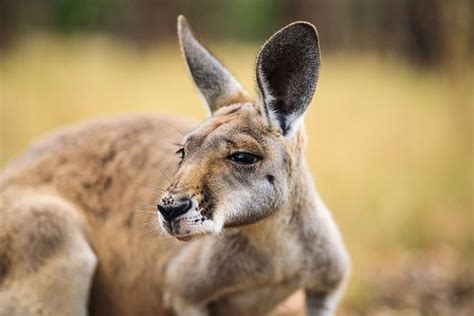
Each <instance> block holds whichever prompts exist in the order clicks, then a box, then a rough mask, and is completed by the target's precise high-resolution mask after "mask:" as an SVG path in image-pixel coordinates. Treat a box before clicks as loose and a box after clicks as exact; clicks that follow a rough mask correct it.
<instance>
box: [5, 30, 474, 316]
mask: <svg viewBox="0 0 474 316" xmlns="http://www.w3.org/2000/svg"><path fill="white" fill-rule="evenodd" d="M322 49H323V53H324V46H323V47H322ZM211 50H212V51H213V52H214V53H216V54H217V55H218V56H219V57H220V59H221V60H223V61H224V63H225V64H226V65H227V66H228V67H229V68H230V69H231V70H232V71H233V72H234V73H235V74H236V76H237V77H238V78H239V79H241V81H242V82H243V84H244V86H246V87H247V88H248V89H249V90H250V91H252V92H253V91H254V84H253V80H254V72H253V70H254V68H253V67H254V59H255V55H256V53H257V52H258V47H256V46H255V47H254V46H237V45H235V44H234V45H233V44H231V43H223V44H221V45H214V46H213V45H211ZM0 67H1V68H0V94H1V99H0V102H1V103H0V166H4V165H5V164H6V163H7V161H8V160H9V159H11V158H13V157H14V156H15V155H16V154H18V153H20V152H21V151H22V150H24V149H25V148H26V147H27V146H28V144H29V143H30V142H32V141H33V140H34V139H36V138H37V137H39V136H41V135H42V134H43V133H46V132H48V131H50V130H52V129H54V128H60V127H62V126H65V125H68V124H72V123H75V122H78V121H80V120H84V119H87V118H91V117H99V116H109V115H116V114H117V113H123V112H160V113H166V114H173V115H178V116H184V117H188V118H191V119H196V120H203V119H205V117H206V115H207V112H206V110H205V108H204V106H203V105H202V103H201V100H200V98H199V96H198V93H197V91H196V90H195V88H194V87H193V85H192V81H191V79H190V78H189V77H188V74H187V70H186V68H185V66H184V64H183V61H182V58H181V55H180V53H179V50H178V48H177V43H169V44H167V45H162V46H160V47H159V48H156V49H147V50H145V51H144V50H135V49H132V48H130V46H127V45H125V44H123V43H122V44H120V43H118V42H114V41H111V40H108V39H104V38H100V37H88V38H73V39H58V38H52V37H45V36H36V37H32V38H29V39H25V40H23V41H20V42H19V43H18V44H17V45H16V46H14V47H13V48H11V49H10V50H8V51H4V52H2V55H1V57H0ZM473 74H474V71H473V69H472V68H469V67H466V68H465V69H463V71H462V72H459V71H450V70H448V69H446V70H443V71H441V70H440V71H438V72H433V71H431V72H430V71H426V70H421V69H416V68H415V67H413V66H410V65H408V64H405V63H402V62H398V61H397V60H396V59H395V58H391V57H387V56H386V57H383V58H382V57H380V56H372V55H370V54H364V55H360V54H359V55H323V60H322V68H321V75H320V81H319V85H318V88H317V91H316V95H315V98H314V99H313V102H312V104H311V105H310V108H309V112H308V114H307V115H306V128H307V132H308V135H309V146H308V149H307V158H308V160H309V163H310V166H311V169H312V172H313V175H314V179H315V181H316V184H317V186H318V188H319V191H320V193H321V195H322V196H323V198H324V199H325V201H326V204H327V205H328V206H329V207H330V209H331V210H332V212H333V215H334V217H335V219H336V221H337V223H338V224H339V226H340V228H341V230H342V233H343V235H344V238H345V241H346V244H347V246H348V248H349V251H350V253H351V256H352V261H353V262H352V264H353V268H352V277H351V281H350V284H349V288H348V293H347V295H346V297H345V300H344V303H343V305H342V308H341V311H340V314H341V315H363V314H373V315H469V314H470V315H473V314H474V271H473V270H474V268H473V265H472V263H473V260H474V255H473V247H474V237H473V231H474V227H473V223H474V219H473V200H472V193H473V190H472V179H473V172H472V171H473V169H472V144H473V143H472V103H473V95H472V89H473V82H472V78H473V77H472V76H473ZM283 311H284V309H283ZM290 311H291V308H290V307H288V313H290ZM283 313H284V312H283Z"/></svg>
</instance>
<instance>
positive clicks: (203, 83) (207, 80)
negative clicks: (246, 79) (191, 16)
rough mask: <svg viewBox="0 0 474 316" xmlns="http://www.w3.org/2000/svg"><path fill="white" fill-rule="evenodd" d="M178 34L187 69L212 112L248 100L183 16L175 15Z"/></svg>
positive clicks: (239, 86)
mask: <svg viewBox="0 0 474 316" xmlns="http://www.w3.org/2000/svg"><path fill="white" fill-rule="evenodd" d="M178 37H179V41H180V44H181V49H182V51H183V55H184V57H185V59H186V63H187V65H188V68H189V72H190V73H191V76H192V78H193V80H194V83H195V84H196V86H197V87H198V88H199V91H200V92H201V94H202V96H203V97H204V99H205V101H206V103H207V105H208V106H209V109H210V110H211V113H213V112H215V111H216V110H218V109H219V107H221V106H224V105H229V104H232V103H235V102H236V101H243V100H245V99H247V97H246V96H247V93H246V92H245V91H244V90H243V88H242V87H241V85H240V83H239V82H238V81H237V80H236V79H235V78H234V76H232V74H231V73H230V72H229V71H228V70H227V69H226V68H225V67H224V66H223V65H222V64H221V63H220V62H219V61H218V60H217V59H216V58H215V57H214V56H212V55H211V53H209V52H208V51H207V49H205V48H204V47H203V46H202V45H201V44H200V43H199V42H198V41H197V40H196V38H195V37H194V35H193V33H192V31H191V27H190V26H189V23H188V22H187V20H186V18H185V17H183V16H179V17H178Z"/></svg>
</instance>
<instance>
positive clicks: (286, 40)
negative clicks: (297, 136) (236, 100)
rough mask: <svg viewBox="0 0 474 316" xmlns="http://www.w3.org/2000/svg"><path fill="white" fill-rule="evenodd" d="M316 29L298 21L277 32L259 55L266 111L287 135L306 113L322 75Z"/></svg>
mask: <svg viewBox="0 0 474 316" xmlns="http://www.w3.org/2000/svg"><path fill="white" fill-rule="evenodd" d="M319 57H320V54H319V44H318V34H317V31H316V28H315V27H314V26H313V25H312V24H310V23H306V22H296V23H293V24H290V25H288V26H287V27H285V28H283V29H281V30H280V31H278V32H277V33H275V34H274V35H273V36H272V37H271V38H270V39H269V40H268V41H267V42H266V43H265V44H264V45H263V47H262V49H261V51H260V53H259V55H258V58H257V85H258V89H259V93H260V96H261V99H262V100H261V101H262V102H263V105H264V108H265V112H266V114H267V117H268V118H269V119H270V120H276V121H277V123H278V124H279V126H280V128H281V131H282V134H283V135H287V134H288V132H289V130H291V128H292V127H293V126H292V125H293V124H294V123H295V121H296V120H297V119H298V118H299V117H301V116H302V115H303V113H304V112H305V110H306V108H307V107H308V105H309V103H310V102H311V99H312V97H313V94H314V91H315V89H316V83H317V80H318V75H319V63H320V58H319Z"/></svg>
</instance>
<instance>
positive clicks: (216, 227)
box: [159, 209, 224, 238]
mask: <svg viewBox="0 0 474 316" xmlns="http://www.w3.org/2000/svg"><path fill="white" fill-rule="evenodd" d="M159 222H160V226H161V228H162V229H163V230H164V231H165V232H167V233H168V234H172V235H173V236H175V237H179V238H184V237H192V236H194V235H207V234H212V235H218V234H219V233H220V232H221V231H222V228H223V227H224V218H223V217H222V216H219V215H217V214H216V215H215V216H214V218H213V219H212V220H210V219H207V218H204V217H203V216H202V215H201V214H200V213H199V212H198V211H196V210H194V209H193V210H190V211H188V212H187V213H186V214H183V215H182V216H180V217H178V218H177V219H176V220H174V221H173V224H172V225H173V226H174V225H175V224H178V225H179V229H176V228H175V229H173V233H171V232H170V231H169V229H167V228H166V227H167V226H168V227H171V225H169V224H167V223H165V221H164V219H163V217H162V216H161V214H159Z"/></svg>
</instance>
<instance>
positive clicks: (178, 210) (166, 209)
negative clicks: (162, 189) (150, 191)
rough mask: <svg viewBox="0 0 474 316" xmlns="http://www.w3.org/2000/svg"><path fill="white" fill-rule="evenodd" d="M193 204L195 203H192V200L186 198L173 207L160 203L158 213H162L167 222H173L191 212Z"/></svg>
mask: <svg viewBox="0 0 474 316" xmlns="http://www.w3.org/2000/svg"><path fill="white" fill-rule="evenodd" d="M192 204H193V203H192V202H191V199H187V198H185V199H180V200H178V201H176V203H174V204H173V205H166V206H165V205H163V203H162V202H160V203H158V205H157V208H158V211H160V213H161V215H162V216H163V218H164V219H165V220H166V221H168V222H170V221H171V220H173V219H175V218H177V217H178V216H180V215H183V214H184V213H186V212H187V211H189V209H190V208H191V206H192Z"/></svg>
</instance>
